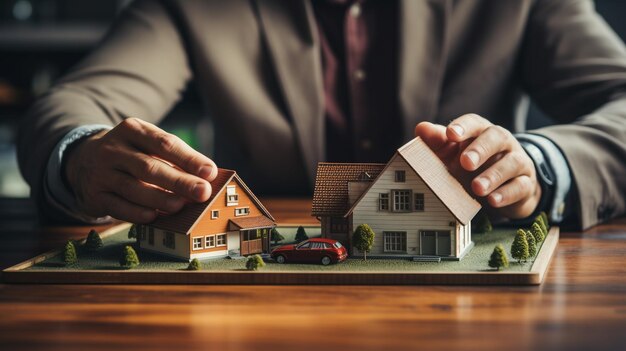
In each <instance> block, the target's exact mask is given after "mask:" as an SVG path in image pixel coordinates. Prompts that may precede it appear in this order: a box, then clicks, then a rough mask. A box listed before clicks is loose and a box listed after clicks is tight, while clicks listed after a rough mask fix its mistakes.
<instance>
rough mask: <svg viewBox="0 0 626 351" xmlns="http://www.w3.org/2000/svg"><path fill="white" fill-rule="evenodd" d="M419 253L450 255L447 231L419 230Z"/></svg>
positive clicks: (449, 240) (449, 241)
mask: <svg viewBox="0 0 626 351" xmlns="http://www.w3.org/2000/svg"><path fill="white" fill-rule="evenodd" d="M420 243H421V245H422V248H421V250H420V253H421V254H422V255H429V256H450V253H451V245H452V243H451V239H450V232H449V231H437V230H423V231H421V232H420Z"/></svg>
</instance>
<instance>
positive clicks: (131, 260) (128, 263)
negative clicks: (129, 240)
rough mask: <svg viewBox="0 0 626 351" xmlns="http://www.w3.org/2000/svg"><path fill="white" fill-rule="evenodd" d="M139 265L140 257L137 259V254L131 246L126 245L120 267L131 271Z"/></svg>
mask: <svg viewBox="0 0 626 351" xmlns="http://www.w3.org/2000/svg"><path fill="white" fill-rule="evenodd" d="M138 265H139V257H137V253H136V252H135V250H134V249H133V248H132V247H131V246H129V245H126V246H125V247H124V251H123V252H122V257H121V258H120V266H122V267H124V268H126V269H131V268H134V267H137V266H138Z"/></svg>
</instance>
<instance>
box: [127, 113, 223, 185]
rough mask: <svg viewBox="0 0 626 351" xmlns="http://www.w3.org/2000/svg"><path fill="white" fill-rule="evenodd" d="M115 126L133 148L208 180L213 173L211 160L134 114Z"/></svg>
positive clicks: (211, 178) (214, 166)
mask: <svg viewBox="0 0 626 351" xmlns="http://www.w3.org/2000/svg"><path fill="white" fill-rule="evenodd" d="M119 126H120V128H119V133H121V134H122V135H123V136H124V137H125V138H126V140H127V141H128V142H129V143H131V144H132V145H133V146H135V147H136V148H137V149H139V150H141V151H144V152H146V153H148V154H153V155H156V156H158V157H160V158H162V159H163V160H165V161H168V162H171V163H172V164H174V165H176V166H178V167H179V168H181V169H183V170H185V171H187V172H189V173H191V174H194V175H196V176H198V177H200V178H203V179H206V180H208V181H212V180H214V179H215V177H216V176H217V166H216V165H215V163H214V162H213V161H212V160H211V159H209V158H208V157H206V156H204V155H203V154H201V153H199V152H197V151H196V150H194V149H193V148H192V147H191V146H189V145H187V144H186V143H185V142H184V141H182V140H181V139H180V138H178V137H177V136H175V135H173V134H170V133H167V132H165V131H163V130H162V129H160V128H159V127H157V126H155V125H153V124H151V123H147V122H144V121H142V120H140V119H136V118H128V119H126V120H124V121H123V122H122V123H120V125H119Z"/></svg>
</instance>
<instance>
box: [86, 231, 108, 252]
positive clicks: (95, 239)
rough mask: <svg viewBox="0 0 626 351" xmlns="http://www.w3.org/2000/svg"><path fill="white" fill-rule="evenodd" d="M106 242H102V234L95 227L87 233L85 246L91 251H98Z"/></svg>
mask: <svg viewBox="0 0 626 351" xmlns="http://www.w3.org/2000/svg"><path fill="white" fill-rule="evenodd" d="M103 245H104V244H102V238H101V237H100V234H98V232H97V231H95V230H94V229H92V230H90V231H89V234H87V239H86V240H85V245H84V247H85V248H86V249H87V250H89V251H96V250H98V249H99V248H101V247H102V246H103Z"/></svg>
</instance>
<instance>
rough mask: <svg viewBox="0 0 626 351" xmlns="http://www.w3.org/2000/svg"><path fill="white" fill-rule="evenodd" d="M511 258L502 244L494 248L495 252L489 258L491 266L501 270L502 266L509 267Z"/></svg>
mask: <svg viewBox="0 0 626 351" xmlns="http://www.w3.org/2000/svg"><path fill="white" fill-rule="evenodd" d="M508 266H509V259H508V258H507V257H506V252H505V251H504V247H502V244H498V245H496V247H494V248H493V252H492V253H491V257H490V258H489V267H492V268H495V269H497V270H500V268H501V267H505V268H506V267H508Z"/></svg>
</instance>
